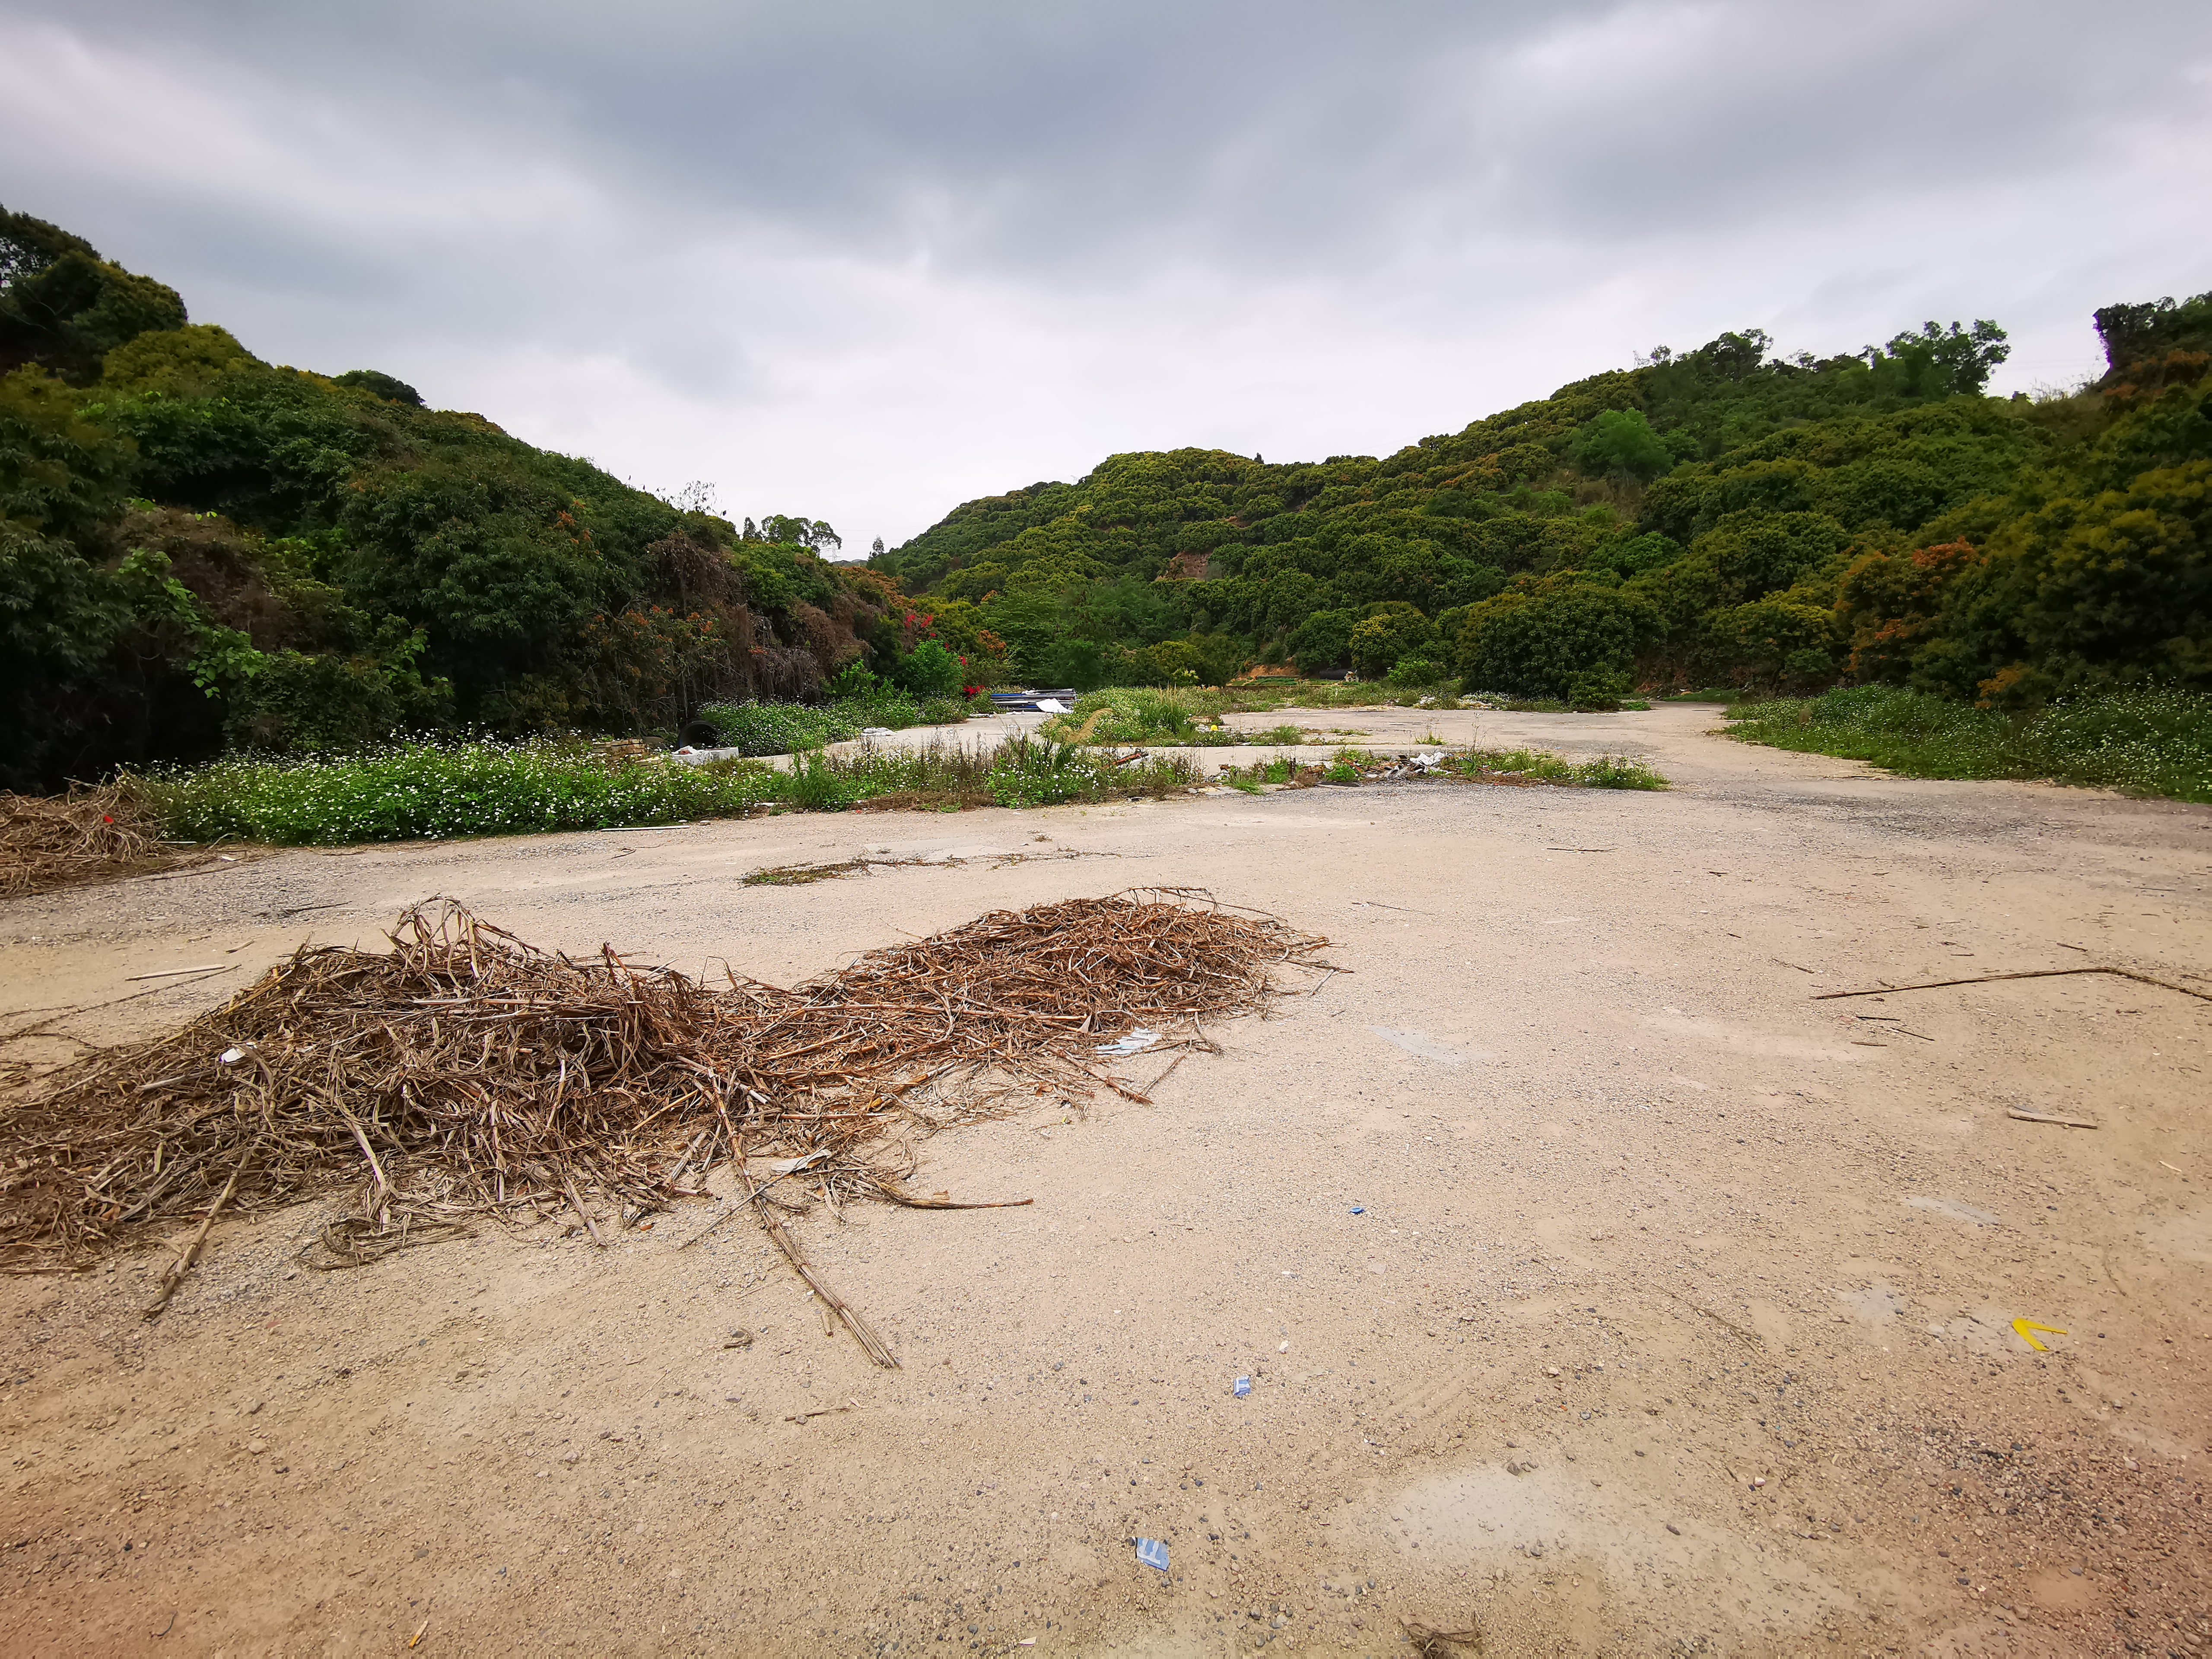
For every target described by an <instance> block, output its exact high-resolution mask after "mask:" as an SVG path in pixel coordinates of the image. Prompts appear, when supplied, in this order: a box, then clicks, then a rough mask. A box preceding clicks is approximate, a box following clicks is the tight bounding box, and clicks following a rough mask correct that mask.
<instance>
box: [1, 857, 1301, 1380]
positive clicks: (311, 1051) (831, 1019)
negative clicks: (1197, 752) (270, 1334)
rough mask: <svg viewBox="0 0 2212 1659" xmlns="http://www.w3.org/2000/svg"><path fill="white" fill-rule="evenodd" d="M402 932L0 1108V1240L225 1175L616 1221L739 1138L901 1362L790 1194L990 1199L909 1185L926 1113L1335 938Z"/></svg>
mask: <svg viewBox="0 0 2212 1659" xmlns="http://www.w3.org/2000/svg"><path fill="white" fill-rule="evenodd" d="M388 937H389V939H390V945H391V948H390V949H389V950H388V951H361V950H356V949H354V948H351V947H346V946H321V947H314V948H308V947H302V948H301V950H299V951H295V953H294V954H293V955H292V956H291V957H289V958H288V959H287V960H285V961H284V962H283V963H279V964H277V966H276V967H275V968H273V969H270V970H269V972H268V973H267V974H265V975H263V976H262V977H261V978H260V979H259V980H258V981H256V982H255V983H253V984H252V985H251V986H248V987H246V988H245V989H243V990H241V991H240V992H239V993H238V994H236V995H234V996H233V997H232V998H231V999H230V1000H229V1001H228V1002H227V1003H226V1004H224V1005H223V1006H222V1007H221V1008H219V1009H217V1010H216V1011H214V1012H210V1013H208V1014H205V1015H203V1016H201V1017H200V1018H197V1019H195V1020H193V1021H192V1022H191V1023H190V1024H187V1025H185V1026H184V1027H183V1028H181V1029H180V1030H177V1031H176V1032H174V1033H173V1034H172V1035H170V1036H165V1037H160V1038H156V1039H155V1040H153V1041H150V1042H136V1043H130V1044H125V1045H122V1046H118V1047H116V1048H108V1049H104V1050H95V1051H94V1052H92V1053H90V1054H86V1055H84V1056H82V1058H80V1059H78V1060H75V1061H72V1062H70V1063H69V1064H67V1065H65V1066H60V1067H58V1068H56V1069H55V1070H53V1071H52V1072H50V1073H46V1075H45V1076H43V1077H42V1078H40V1079H38V1080H37V1081H36V1082H34V1083H33V1084H32V1085H29V1086H27V1088H25V1089H23V1090H21V1091H19V1092H18V1093H17V1095H16V1097H15V1098H14V1099H11V1100H9V1102H8V1103H7V1104H6V1105H5V1106H4V1107H0V1267H6V1268H8V1269H10V1270H14V1271H41V1270H52V1269H58V1268H73V1267H84V1266H87V1265H89V1264H90V1263H91V1262H92V1261H94V1260H96V1259H98V1257H99V1256H100V1255H102V1254H104V1253H105V1252H106V1251H108V1250H110V1249H114V1248H117V1247H119V1246H123V1245H127V1244H128V1243H131V1242H132V1241H134V1240H135V1239H137V1238H140V1237H145V1236H146V1234H147V1232H148V1231H149V1229H152V1228H155V1227H158V1226H161V1225H165V1224H170V1225H173V1223H174V1222H175V1221H177V1220H178V1219H179V1218H185V1217H190V1216H193V1215H196V1214H197V1213H198V1212H200V1211H201V1210H202V1209H203V1208H204V1207H205V1206H209V1205H210V1202H211V1201H212V1203H213V1206H214V1207H213V1208H212V1209H210V1210H209V1212H208V1213H209V1219H210V1222H211V1221H212V1219H213V1217H214V1214H215V1213H216V1212H217V1211H222V1212H252V1211H255V1210H260V1209H265V1208H268V1207H270V1206H275V1205H277V1204H283V1203H289V1202H292V1201H295V1200H300V1199H302V1198H307V1197H311V1196H314V1195H316V1194H321V1193H325V1192H329V1191H331V1190H332V1189H333V1188H342V1187H343V1186H345V1185H347V1184H348V1183H352V1184H353V1185H354V1186H355V1187H356V1207H357V1212H358V1217H359V1219H358V1220H351V1219H349V1220H348V1221H346V1222H344V1223H341V1224H337V1225H334V1226H333V1227H332V1228H331V1229H327V1230H325V1234H324V1236H323V1238H322V1240H321V1241H320V1242H321V1246H322V1248H323V1249H324V1251H325V1253H326V1254H327V1255H329V1256H330V1257H331V1259H332V1262H333V1265H339V1266H353V1265H359V1264H360V1263H361V1262H362V1261H367V1260H373V1259H374V1258H375V1257H376V1256H378V1255H384V1254H388V1253H389V1251H390V1250H392V1249H405V1248H409V1247H410V1246H411V1245H414V1244H417V1243H426V1242H428V1240H429V1239H430V1238H431V1237H444V1236H448V1235H450V1233H452V1232H453V1231H463V1230H462V1229H461V1228H460V1227H459V1224H458V1222H457V1221H456V1220H455V1219H454V1218H456V1217H459V1216H462V1215H467V1214H481V1213H495V1214H496V1213H508V1214H512V1213H514V1212H518V1211H523V1210H527V1211H528V1212H531V1213H532V1215H536V1216H543V1215H544V1214H546V1213H547V1212H549V1211H550V1212H558V1210H559V1209H560V1208H561V1207H562V1206H564V1205H565V1206H568V1207H569V1208H573V1209H574V1212H576V1215H577V1217H578V1218H579V1219H580V1222H581V1224H582V1225H583V1226H584V1227H585V1228H586V1230H587V1231H589V1232H590V1233H591V1235H592V1238H593V1240H594V1241H595V1242H596V1243H599V1244H601V1245H602V1246H604V1245H605V1244H606V1243H607V1242H608V1240H607V1237H606V1235H605V1232H603V1231H602V1229H601V1228H600V1226H599V1215H600V1212H612V1213H613V1214H614V1215H615V1216H616V1217H617V1218H619V1217H620V1216H621V1215H622V1214H623V1211H624V1209H625V1208H626V1207H628V1208H633V1209H637V1210H643V1209H646V1208H648V1207H650V1208H665V1207H666V1206H668V1204H670V1203H671V1202H672V1201H674V1200H677V1199H680V1198H689V1197H697V1196H699V1195H700V1194H701V1193H702V1188H704V1186H705V1183H706V1180H707V1177H708V1174H709V1173H710V1171H711V1170H712V1169H713V1168H714V1166H715V1165H716V1164H723V1165H727V1166H730V1167H732V1168H733V1169H735V1170H737V1171H738V1174H739V1176H740V1177H741V1178H743V1179H744V1187H745V1188H747V1189H749V1191H750V1196H749V1197H744V1198H742V1199H741V1200H740V1203H741V1204H750V1205H751V1206H753V1207H754V1208H755V1209H756V1210H757V1212H758V1213H759V1214H760V1216H761V1218H762V1219H763V1224H764V1225H766V1226H767V1230H768V1231H769V1235H770V1237H772V1238H774V1239H775V1242H776V1243H777V1244H778V1246H779V1248H781V1249H783V1251H784V1253H785V1255H787V1256H788V1257H789V1258H791V1260H792V1264H793V1267H795V1268H797V1269H798V1271H799V1273H801V1274H802V1275H804V1276H805V1278H806V1279H807V1281H808V1283H809V1284H810V1285H813V1287H814V1288H815V1290H816V1291H817V1292H818V1293H819V1294H820V1295H821V1296H822V1297H823V1303H824V1304H825V1305H826V1306H828V1307H829V1308H831V1309H833V1310H836V1311H837V1312H838V1313H839V1315H840V1316H841V1317H842V1318H843V1319H844V1320H845V1322H846V1324H847V1325H848V1328H851V1329H852V1330H853V1332H854V1335H855V1336H856V1337H858V1338H859V1339H860V1341H861V1343H862V1345H863V1346H865V1347H866V1348H867V1349H868V1350H869V1352H870V1353H871V1354H872V1356H874V1357H876V1358H878V1359H879V1360H882V1361H884V1363H896V1362H895V1361H891V1360H890V1358H889V1350H888V1349H887V1348H885V1347H884V1345H883V1344H882V1342H881V1340H880V1339H879V1338H878V1337H876V1336H875V1334H874V1333H873V1332H872V1331H871V1330H869V1329H868V1328H867V1326H866V1322H865V1321H864V1320H861V1319H860V1316H858V1315H857V1314H855V1313H854V1312H853V1311H852V1310H850V1309H849V1308H848V1307H847V1306H846V1305H845V1304H843V1303H842V1301H841V1300H840V1299H839V1298H838V1297H836V1296H835V1295H834V1294H833V1293H832V1292H831V1291H829V1289H828V1288H827V1286H826V1285H823V1283H822V1282H821V1281H820V1279H819V1275H818V1274H817V1273H815V1272H814V1271H813V1269H812V1268H811V1267H810V1266H809V1265H808V1264H807V1263H806V1262H805V1258H804V1255H803V1254H801V1253H800V1252H799V1249H798V1247H797V1244H796V1243H795V1241H793V1240H792V1239H791V1238H790V1237H789V1235H788V1234H787V1233H785V1232H784V1231H783V1228H782V1225H781V1221H780V1220H779V1219H778V1218H776V1217H775V1216H774V1215H773V1214H771V1213H770V1206H774V1207H775V1208H776V1209H780V1210H782V1211H785V1212H798V1211H800V1210H802V1209H804V1208H805V1205H806V1203H807V1202H808V1201H809V1199H810V1198H811V1197H815V1196H818V1197H821V1198H823V1199H826V1200H828V1201H829V1202H830V1203H831V1204H832V1205H833V1206H834V1205H836V1204H838V1203H842V1202H845V1201H849V1200H856V1199H875V1200H886V1201H890V1202H894V1203H900V1204H906V1205H912V1206H919V1207H923V1208H963V1207H970V1206H967V1205H962V1204H956V1203H955V1202H954V1201H953V1200H951V1198H950V1197H949V1196H945V1195H943V1194H939V1195H937V1196H935V1197H918V1196H917V1195H916V1194H914V1193H913V1192H911V1191H910V1190H909V1189H908V1188H907V1186H906V1184H905V1182H906V1177H907V1176H908V1175H909V1174H910V1173H911V1167H912V1160H911V1156H910V1154H908V1155H903V1156H902V1155H900V1154H899V1153H898V1152H896V1147H897V1146H898V1144H899V1143H901V1142H902V1141H903V1140H904V1139H905V1138H906V1137H907V1136H908V1133H909V1132H915V1131H919V1132H921V1133H927V1132H928V1131H930V1130H933V1129H935V1128H938V1127H943V1126H944V1125H945V1124H947V1123H951V1122H954V1121H961V1120H963V1119H967V1118H974V1117H979V1116H985V1115H993V1114H995V1113H997V1112H1000V1111H1002V1110H1007V1109H1012V1108H1014V1107H1016V1106H1018V1105H1019V1104H1021V1103H1024V1102H1025V1101H1027V1100H1028V1099H1030V1098H1031V1097H1033V1095H1034V1093H1035V1092H1036V1091H1046V1090H1049V1091H1057V1092H1059V1093H1060V1094H1062V1095H1071V1096H1078V1097H1081V1096H1088V1095H1091V1094H1092V1093H1094V1092H1095V1091H1097V1089H1100V1088H1106V1089H1111V1090H1114V1091H1116V1092H1118V1093H1121V1094H1122V1095H1124V1096H1126V1097H1129V1098H1133V1099H1137V1098H1142V1097H1141V1096H1140V1095H1139V1094H1137V1093H1136V1092H1134V1091H1133V1090H1132V1089H1131V1088H1130V1087H1129V1086H1128V1085H1127V1084H1126V1083H1124V1082H1123V1081H1122V1080H1121V1079H1120V1078H1118V1077H1117V1076H1116V1075H1115V1073H1113V1072H1112V1071H1111V1070H1110V1069H1109V1058H1108V1056H1106V1055H1104V1054H1102V1053H1101V1050H1102V1048H1105V1047H1106V1046H1107V1045H1109V1043H1110V1042H1112V1040H1113V1039H1115V1038H1116V1037H1119V1036H1124V1035H1126V1034H1127V1033H1128V1032H1130V1031H1132V1030H1136V1029H1138V1028H1139V1027H1140V1026H1141V1027H1146V1028H1147V1029H1151V1030H1168V1031H1171V1032H1174V1033H1176V1035H1175V1036H1171V1037H1170V1039H1169V1040H1168V1041H1167V1042H1165V1043H1163V1044H1160V1045H1156V1046H1157V1047H1164V1048H1182V1049H1184V1050H1186V1051H1188V1050H1189V1049H1192V1048H1211V1047H1212V1044H1211V1043H1210V1042H1208V1041H1207V1039H1206V1036H1204V1034H1203V1031H1202V1030H1201V1029H1200V1021H1201V1020H1202V1019H1204V1018H1210V1017H1213V1016H1217V1015H1226V1014H1231V1013H1236V1012H1243V1011H1247V1010H1250V1009H1254V1008H1257V1007H1259V1006H1261V1005H1262V1004H1263V1003H1264V1002H1265V1001H1266V1000H1267V999H1268V998H1269V997H1270V996H1271V995H1273V994H1274V992H1275V988H1276V987H1275V986H1274V982H1273V969H1275V968H1276V967H1278V966H1279V965H1281V964H1283V963H1290V962H1294V961H1295V962H1304V960H1305V959H1307V958H1308V957H1310V955H1311V953H1312V952H1314V951H1316V950H1319V949H1320V948H1322V946H1323V945H1325V944H1326V941H1325V940H1322V939H1315V938H1311V937H1310V936H1307V935H1304V934H1301V933H1296V932H1294V931H1292V930H1291V929H1290V928H1289V927H1285V925H1284V924H1283V923H1281V922H1280V921H1276V920H1274V919H1273V918H1272V917H1266V916H1257V917H1254V916H1244V915H1233V914H1231V910H1230V908H1227V907H1224V906H1221V905H1218V904H1215V903H1212V902H1210V900H1208V899H1207V898H1206V896H1205V895H1202V894H1196V893H1185V892H1176V891H1167V890H1137V891H1134V892H1132V893H1127V894H1122V895H1120V896H1115V897H1111V898H1097V899H1070V900H1066V901H1065V902H1060V903H1057V904H1048V905H1040V906H1037V907H1036V908H1031V909H1027V910H1002V911H997V912H994V913H993V914H992V915H987V916H984V917H981V918H980V919H979V920H977V921H973V922H970V923H969V924H967V925H966V926H964V927H957V928H954V929H952V930H951V931H950V932H948V933H939V934H937V935H935V936H933V937H932V938H929V939H917V940H914V941H912V942H910V943H903V944H900V945H894V946H891V947H890V948H887V949H884V950H881V951H873V952H871V953H870V954H868V955H866V956H864V957H860V959H859V960H858V961H856V962H854V963H851V964H850V965H849V966H848V967H846V968H844V969H840V970H838V971H837V972H836V973H833V974H829V975H825V976H823V977H822V978H820V979H818V980H815V981H811V982H809V983H807V984H805V985H800V986H798V987H793V988H792V989H789V990H786V989H782V988H780V987H775V986H770V985H764V984H762V983H760V982H758V981H750V980H745V979H743V978H740V977H739V976H738V975H727V976H726V979H727V983H726V986H724V987H714V986H708V985H704V984H702V983H699V982H697V981H693V980H691V979H690V978H688V977H687V976H685V975H682V974H678V973H675V972H672V971H671V970H670V969H666V968H664V967H658V966H655V967H642V966H637V965H634V964H633V963H629V962H628V961H626V960H625V959H624V958H623V957H621V956H619V955H618V954H617V953H616V952H615V951H613V950H612V949H611V948H610V947H602V949H601V950H600V951H599V954H598V955H597V956H596V957H586V958H584V959H583V960H581V961H576V960H571V959H570V958H568V957H565V956H558V955H554V954H550V953H548V952H545V951H539V950H537V949H535V948H534V947H532V946H531V945H526V944H525V943H524V942H523V941H521V940H520V939H516V938H514V937H513V935H512V934H509V933H506V932H504V931H503V930H501V929H500V928H498V927H493V926H492V925H491V924H490V923H489V922H485V921H479V920H478V919H477V918H476V917H475V916H473V915H471V914H470V913H469V912H468V911H467V910H466V909H465V908H462V907H461V906H460V905H459V904H458V903H455V902H453V901H452V900H437V901H433V902H427V903H424V904H421V905H417V906H416V907H415V908H412V909H410V910H409V911H408V912H407V913H406V914H405V915H403V916H401V917H400V919H399V921H398V922H397V923H396V924H395V925H394V926H393V927H392V930H391V933H390V934H389V935H388ZM760 1157H768V1158H781V1159H782V1160H784V1161H786V1162H787V1164H791V1163H794V1162H799V1161H803V1164H804V1168H805V1180H804V1183H803V1184H804V1186H805V1189H806V1196H803V1197H801V1198H799V1199H798V1200H789V1201H787V1200H784V1199H781V1198H779V1197H776V1196H775V1195H774V1194H773V1193H772V1192H771V1188H774V1187H775V1186H776V1185H777V1184H778V1183H779V1182H780V1181H781V1180H782V1179H784V1176H771V1178H770V1179H769V1181H768V1182H764V1183H763V1184H761V1185H760V1186H759V1187H757V1188H755V1187H754V1186H753V1183H752V1182H751V1181H750V1178H745V1177H744V1174H743V1171H744V1160H745V1159H747V1158H760ZM796 1173H797V1170H795V1169H792V1170H787V1174H792V1175H795V1174H796ZM226 1175H228V1180H226V1179H225V1176H226ZM679 1180H680V1181H681V1182H682V1183H683V1184H681V1185H679V1184H678V1182H679ZM218 1188H220V1189H221V1190H220V1193H219V1194H218ZM204 1231H205V1229H203V1236H204Z"/></svg>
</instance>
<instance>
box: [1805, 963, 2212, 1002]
mask: <svg viewBox="0 0 2212 1659" xmlns="http://www.w3.org/2000/svg"><path fill="white" fill-rule="evenodd" d="M1775 960H1776V961H1778V962H1779V961H1781V958H1780V957H1776V958H1775ZM1788 965H1789V966H1791V967H1795V966H1796V963H1790V964H1788ZM1806 971H1807V972H1808V973H1809V972H1811V971H1812V970H1811V969H1807V970H1806ZM2075 974H2116V975H2118V976H2119V977H2120V978H2122V979H2131V980H2134V981H2136V983H2137V984H2140V985H2155V986H2157V987H2159V988H2160V990H2162V991H2179V992H2180V993H2181V994H2182V995H2184V996H2185V997H2196V998H2197V999H2199V1000H2202V1001H2205V1002H2212V991H2197V990H2192V989H2191V988H2190V987H2188V986H2186V985H2176V984H2175V983H2174V982H2173V981H2172V980H2170V979H2159V978H2156V977H2154V976H2153V975H2149V974H2139V973H2137V972H2136V970H2135V969H2132V968H2030V969H2026V970H2024V971H2022V972H2020V973H2015V974H1977V975H1974V976H1973V977H1972V978H1971V979H1929V980H1923V981H1920V982H1919V983H1918V984H1917V985H1876V986H1873V987H1869V988H1868V989H1866V990H1863V991H1819V992H1815V993H1814V997H1813V1000H1814V1001H1815V1002H1826V1001H1829V1000H1832V999H1833V998H1836V997H1879V996H1887V995H1888V994H1890V993H1891V992H1892V991H1939V990H1941V989H1942V988H1943V987H1945V986H1947V985H1994V984H1996V982H1997V981H1999V980H2004V979H2065V978H2067V977H2069V975H2075Z"/></svg>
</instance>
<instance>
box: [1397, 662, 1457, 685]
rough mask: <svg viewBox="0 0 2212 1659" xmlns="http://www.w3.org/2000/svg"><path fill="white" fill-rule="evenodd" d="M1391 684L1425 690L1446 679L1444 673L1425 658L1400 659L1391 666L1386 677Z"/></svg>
mask: <svg viewBox="0 0 2212 1659" xmlns="http://www.w3.org/2000/svg"><path fill="white" fill-rule="evenodd" d="M1386 678H1388V679H1389V682H1390V684H1393V685H1396V686H1410V687H1415V688H1418V689H1420V690H1427V689H1428V688H1429V687H1430V686H1432V685H1437V684H1441V683H1442V682H1443V680H1444V678H1446V676H1445V674H1444V671H1443V669H1442V668H1441V667H1439V666H1438V665H1437V664H1435V663H1433V662H1431V661H1430V660H1429V659H1428V658H1426V657H1401V658H1400V659H1398V661H1397V662H1395V663H1394V664H1393V665H1391V668H1390V672H1389V675H1388V676H1387V677H1386Z"/></svg>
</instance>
